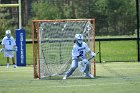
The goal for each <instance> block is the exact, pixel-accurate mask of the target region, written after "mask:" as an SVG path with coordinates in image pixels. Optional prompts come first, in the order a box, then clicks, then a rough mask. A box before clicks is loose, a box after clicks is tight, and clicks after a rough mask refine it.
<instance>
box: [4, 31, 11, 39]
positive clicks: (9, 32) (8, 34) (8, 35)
mask: <svg viewBox="0 0 140 93" xmlns="http://www.w3.org/2000/svg"><path fill="white" fill-rule="evenodd" d="M5 34H6V36H7V37H8V38H10V37H11V30H6V31H5Z"/></svg>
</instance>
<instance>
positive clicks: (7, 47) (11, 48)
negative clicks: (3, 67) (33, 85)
mask: <svg viewBox="0 0 140 93" xmlns="http://www.w3.org/2000/svg"><path fill="white" fill-rule="evenodd" d="M5 35H6V36H5V37H4V38H3V39H2V43H1V44H2V47H3V48H2V49H1V50H0V51H1V52H2V51H3V52H4V57H6V59H7V68H9V65H10V60H9V59H10V58H11V59H12V63H13V66H14V68H16V67H17V66H16V64H15V58H14V52H15V51H17V47H16V43H15V40H14V38H13V37H12V35H11V31H10V30H6V31H5Z"/></svg>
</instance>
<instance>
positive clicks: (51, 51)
mask: <svg viewBox="0 0 140 93" xmlns="http://www.w3.org/2000/svg"><path fill="white" fill-rule="evenodd" d="M75 34H83V36H84V41H85V42H86V43H87V44H88V46H89V48H90V49H91V50H92V51H94V52H95V19H59V20H32V45H33V65H34V66H33V67H34V78H39V79H43V78H50V77H55V76H56V77H58V76H60V77H61V76H62V75H64V74H65V72H66V71H67V70H68V69H69V67H70V64H71V61H72V60H71V51H72V47H73V45H74V42H73V41H74V36H75ZM87 57H89V55H87ZM91 73H92V74H94V76H96V61H95V59H94V60H91ZM82 75H83V73H82V72H80V71H79V70H78V69H77V70H76V71H75V72H74V73H73V75H72V76H75V77H76V76H77V77H79V76H82Z"/></svg>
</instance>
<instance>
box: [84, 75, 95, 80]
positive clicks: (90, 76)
mask: <svg viewBox="0 0 140 93" xmlns="http://www.w3.org/2000/svg"><path fill="white" fill-rule="evenodd" d="M86 77H87V78H92V79H93V78H94V76H93V75H92V74H88V75H86Z"/></svg>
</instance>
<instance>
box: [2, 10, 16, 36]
mask: <svg viewBox="0 0 140 93" xmlns="http://www.w3.org/2000/svg"><path fill="white" fill-rule="evenodd" d="M14 21H15V18H12V17H11V15H10V13H9V12H8V11H7V9H6V8H0V31H1V35H0V38H3V37H4V36H5V31H6V30H7V29H10V30H11V31H12V33H15V29H16V26H14ZM13 35H14V34H13Z"/></svg>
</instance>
